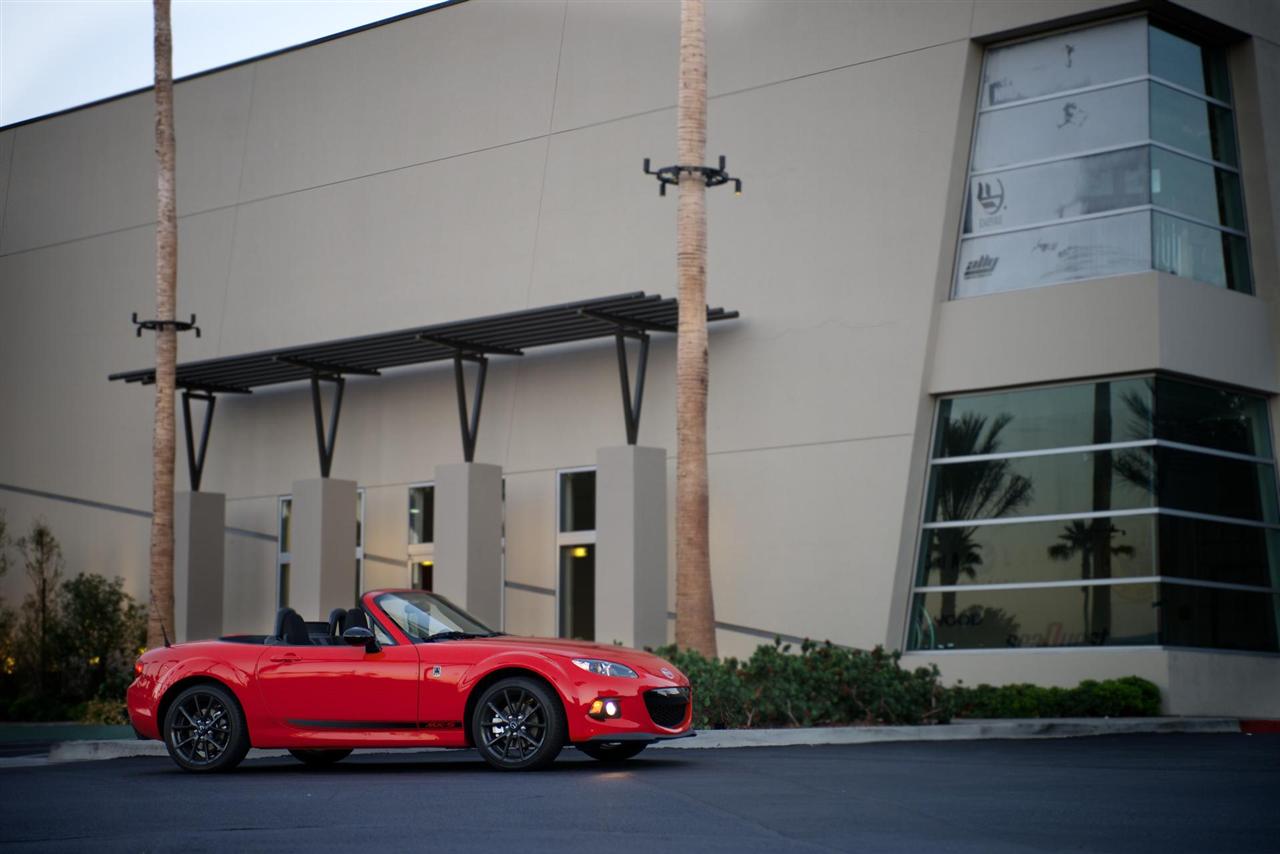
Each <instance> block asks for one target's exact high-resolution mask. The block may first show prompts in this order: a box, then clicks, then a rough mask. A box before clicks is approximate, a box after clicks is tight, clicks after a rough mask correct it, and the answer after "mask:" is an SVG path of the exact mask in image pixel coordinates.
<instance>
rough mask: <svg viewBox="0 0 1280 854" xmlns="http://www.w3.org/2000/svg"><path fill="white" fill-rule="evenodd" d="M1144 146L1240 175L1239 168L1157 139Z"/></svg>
mask: <svg viewBox="0 0 1280 854" xmlns="http://www.w3.org/2000/svg"><path fill="white" fill-rule="evenodd" d="M1145 144H1147V145H1152V146H1155V147H1156V148H1160V149H1163V150H1165V151H1168V152H1170V153H1171V154H1177V155H1179V156H1181V157H1186V158H1188V159H1190V160H1198V161H1200V162H1201V163H1205V164H1208V165H1209V166H1213V167H1214V168H1216V169H1221V170H1222V171H1223V172H1233V173H1235V174H1236V175H1239V174H1240V167H1239V166H1232V165H1231V164H1230V163H1223V162H1222V161H1221V160H1214V159H1213V158H1212V157H1205V156H1204V155H1203V154H1196V153H1195V152H1192V151H1187V150H1186V149H1185V148H1178V147H1177V146H1176V145H1170V144H1169V143H1167V142H1161V141H1160V140H1158V139H1150V140H1147V142H1146V143H1145Z"/></svg>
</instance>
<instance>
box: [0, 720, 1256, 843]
mask: <svg viewBox="0 0 1280 854" xmlns="http://www.w3.org/2000/svg"><path fill="white" fill-rule="evenodd" d="M0 790H3V791H4V793H5V797H3V798H0V847H3V848H4V849H5V850H6V851H27V850H31V851H84V850H93V851H95V852H98V851H167V850H179V849H180V850H182V851H189V852H194V851H257V850H261V851H272V852H287V851H304V850H305V851H308V852H315V851H341V850H355V849H358V850H362V851H372V850H387V851H391V850H423V851H432V852H472V851H474V852H492V851H519V852H521V854H529V852H540V851H557V852H558V851H572V852H575V854H621V852H628V851H645V852H656V851H666V850H671V851H690V852H695V854H708V852H719V851H733V852H742V851H771V852H772V851H859V852H912V854H919V852H922V851H926V852H930V854H937V853H938V852H966V854H967V853H968V852H974V854H978V852H981V854H1005V852H1049V851H1054V852H1056V851H1073V852H1075V851H1085V852H1125V854H1129V852H1148V851H1149V852H1159V854H1171V852H1183V851H1185V852H1230V854H1249V852H1268V854H1275V852H1277V851H1280V810H1277V809H1276V805H1277V803H1280V735H1252V736H1250V735H1243V734H1230V735H1131V736H1104V737H1097V738H1078V739H1054V740H1034V741H966V742H945V743H888V744H867V745H840V746H830V745H829V746H821V747H772V748H752V749H737V750H727V749H726V750H674V749H673V750H662V751H646V752H645V753H644V754H642V755H641V756H640V757H639V758H637V759H636V760H633V761H632V762H630V763H627V764H626V765H623V766H620V767H617V768H607V767H605V766H602V765H600V764H598V763H596V762H594V761H593V760H590V759H588V758H586V757H585V756H582V755H581V754H579V753H577V751H573V750H566V751H565V752H564V753H563V754H562V755H561V759H560V761H559V762H557V764H556V765H555V766H554V767H553V768H552V769H550V770H548V771H544V772H539V773H532V774H512V773H499V772H496V771H491V770H489V769H488V767H487V766H485V765H484V764H483V763H482V762H481V761H480V759H479V758H478V757H477V756H476V755H475V754H474V753H471V752H438V753H414V754H406V755H404V756H397V755H394V754H392V755H388V754H377V755H365V756H361V755H359V754H357V755H356V756H353V757H351V758H350V759H348V760H346V761H344V762H342V763H340V764H339V765H337V766H334V767H332V768H328V769H310V768H307V767H304V766H302V765H301V764H299V763H297V762H295V761H293V760H292V759H259V760H253V761H249V762H246V763H244V764H243V765H242V766H241V767H240V769H239V770H237V771H236V772H234V773H231V774H226V775H218V776H196V775H189V774H184V773H183V772H181V771H179V770H178V769H177V768H176V767H175V766H174V765H173V764H172V763H170V762H169V760H168V759H162V758H135V759H118V760H111V761H102V762H79V763H66V764H50V765H44V766H40V767H30V768H0Z"/></svg>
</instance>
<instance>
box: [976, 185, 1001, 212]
mask: <svg viewBox="0 0 1280 854" xmlns="http://www.w3.org/2000/svg"><path fill="white" fill-rule="evenodd" d="M978 204H980V205H982V209H983V210H984V211H986V212H987V213H988V214H997V213H1000V210H1001V209H1002V208H1003V207H1004V182H1002V181H1001V180H1000V179H999V178H997V179H996V186H995V188H994V189H993V188H992V186H991V184H990V182H988V181H979V182H978Z"/></svg>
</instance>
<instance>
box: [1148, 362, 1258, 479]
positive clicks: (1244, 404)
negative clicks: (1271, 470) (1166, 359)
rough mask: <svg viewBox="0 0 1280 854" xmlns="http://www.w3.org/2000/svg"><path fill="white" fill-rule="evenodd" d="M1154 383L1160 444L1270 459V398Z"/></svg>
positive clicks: (1161, 379)
mask: <svg viewBox="0 0 1280 854" xmlns="http://www.w3.org/2000/svg"><path fill="white" fill-rule="evenodd" d="M1155 382H1156V390H1157V394H1158V396H1159V400H1160V405H1159V406H1158V407H1157V408H1156V411H1155V423H1156V436H1158V437H1159V438H1161V439H1168V440H1170V441H1172V442H1182V443H1184V444H1187V445H1200V446H1201V447H1205V448H1217V449H1219V450H1222V451H1233V452H1235V453H1237V454H1249V455H1251V456H1256V457H1264V458H1267V459H1270V458H1271V431H1270V427H1269V425H1268V420H1267V401H1266V398H1264V397H1262V396H1261V395H1256V394H1249V393H1247V392H1242V391H1236V390H1234V389H1228V388H1218V387H1216V386H1211V385H1203V384H1201V383H1193V382H1184V381H1182V380H1174V379H1169V378H1168V377H1157V378H1156V381H1155Z"/></svg>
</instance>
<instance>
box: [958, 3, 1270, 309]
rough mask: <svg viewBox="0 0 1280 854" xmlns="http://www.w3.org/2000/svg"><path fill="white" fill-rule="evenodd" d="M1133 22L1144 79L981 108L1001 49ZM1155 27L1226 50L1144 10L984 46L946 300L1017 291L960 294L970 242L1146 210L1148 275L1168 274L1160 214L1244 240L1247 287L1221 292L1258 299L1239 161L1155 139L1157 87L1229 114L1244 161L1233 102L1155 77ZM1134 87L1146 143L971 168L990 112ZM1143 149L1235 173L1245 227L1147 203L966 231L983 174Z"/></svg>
mask: <svg viewBox="0 0 1280 854" xmlns="http://www.w3.org/2000/svg"><path fill="white" fill-rule="evenodd" d="M1134 19H1143V20H1145V21H1146V26H1147V31H1148V32H1147V38H1146V44H1145V45H1144V49H1145V50H1146V51H1147V52H1148V53H1147V70H1146V72H1144V73H1143V74H1137V75H1130V76H1129V77H1125V78H1122V79H1117V80H1112V81H1106V82H1104V83H1096V84H1091V85H1088V86H1081V87H1077V88H1074V89H1066V90H1063V91H1061V92H1053V93H1050V94H1047V95H1036V96H1032V97H1028V98H1023V99H1021V100H1017V101H1011V102H1008V103H1004V104H996V105H993V106H990V107H984V106H982V100H983V94H982V89H983V86H982V84H983V81H984V80H985V79H986V73H987V67H988V63H989V61H990V57H991V53H992V52H993V51H996V50H1000V49H1002V48H1007V47H1013V46H1015V45H1019V44H1025V43H1028V42H1034V41H1038V40H1040V39H1044V38H1050V37H1052V36H1057V35H1061V34H1064V33H1072V32H1082V31H1085V30H1090V29H1094V28H1098V27H1106V26H1110V25H1114V24H1120V23H1123V22H1125V21H1132V20H1134ZM1152 27H1155V28H1157V29H1161V30H1163V31H1165V32H1167V33H1170V34H1171V35H1173V36H1176V37H1177V38H1181V39H1184V40H1186V41H1191V42H1194V43H1195V44H1197V45H1200V46H1201V47H1202V48H1207V47H1220V48H1221V47H1224V46H1223V45H1221V44H1215V43H1214V42H1212V41H1209V40H1206V39H1205V38H1204V37H1203V35H1201V34H1196V33H1192V32H1189V31H1188V30H1187V29H1186V28H1185V27H1182V26H1179V25H1178V24H1176V23H1174V22H1170V21H1166V20H1165V19H1164V18H1163V17H1162V16H1159V15H1155V14H1151V13H1149V12H1146V11H1141V12H1135V13H1132V14H1128V15H1121V16H1118V17H1114V18H1107V19H1104V20H1097V21H1090V22H1087V23H1081V24H1074V25H1069V26H1064V27H1057V28H1054V29H1050V30H1045V31H1042V32H1037V33H1033V34H1029V35H1025V36H1019V37H1016V38H1012V39H1007V40H1003V41H996V42H991V43H989V44H984V45H982V49H983V55H982V62H981V65H980V67H979V71H978V86H977V90H976V91H975V93H974V95H975V97H974V101H973V113H972V115H973V127H972V129H971V132H970V138H969V153H968V159H967V160H966V161H965V169H964V192H963V196H962V197H963V200H964V201H963V204H964V208H963V209H962V211H961V216H960V228H959V234H958V235H957V239H956V243H955V253H954V257H953V259H952V265H951V283H950V288H949V289H948V297H947V298H948V300H961V299H973V298H975V297H977V296H993V295H997V294H1003V293H1013V292H1014V291H1013V290H1008V291H995V292H993V293H991V294H971V295H967V296H966V295H961V294H960V293H959V289H960V279H961V275H960V274H961V258H962V256H963V253H964V248H965V243H966V242H969V241H973V240H976V239H980V238H984V237H992V236H996V235H1000V234H1013V233H1017V232H1020V231H1030V230H1034V229H1037V228H1049V227H1053V226H1059V225H1067V224H1070V223H1073V222H1087V221H1089V220H1094V219H1105V218H1108V217H1118V216H1123V215H1125V214H1132V213H1139V212H1144V211H1145V212H1146V214H1147V217H1148V219H1149V220H1150V221H1151V224H1150V231H1151V235H1150V236H1149V238H1148V244H1149V245H1148V247H1147V255H1148V258H1149V263H1148V270H1147V271H1144V272H1148V271H1149V272H1152V273H1158V272H1164V271H1162V270H1157V269H1156V267H1155V246H1154V242H1155V226H1154V219H1155V215H1156V214H1161V215H1164V216H1166V217H1171V218H1173V219H1178V220H1183V221H1185V222H1189V223H1191V224H1193V225H1198V226H1201V227H1204V228H1210V229H1213V230H1215V231H1219V232H1221V233H1223V234H1229V235H1232V236H1234V237H1238V238H1240V239H1242V240H1243V241H1244V257H1245V262H1246V265H1247V269H1246V271H1245V274H1246V277H1247V281H1246V282H1244V283H1243V284H1244V285H1245V287H1244V288H1241V287H1235V288H1233V287H1231V286H1230V285H1226V286H1224V287H1223V289H1224V290H1233V291H1236V292H1237V293H1243V294H1246V295H1250V296H1256V294H1257V282H1256V280H1255V277H1254V270H1253V267H1254V264H1253V243H1252V240H1251V239H1250V236H1249V233H1248V225H1249V208H1248V201H1247V199H1246V198H1245V179H1244V174H1243V171H1242V167H1243V164H1242V163H1239V162H1237V165H1232V164H1230V163H1225V162H1223V161H1219V160H1214V159H1213V158H1207V157H1204V156H1202V155H1199V154H1196V153H1194V152H1191V151H1186V150H1185V149H1181V148H1178V147H1176V146H1174V145H1170V144H1168V143H1165V142H1162V141H1160V140H1156V139H1154V138H1152V133H1151V106H1150V101H1151V87H1152V86H1155V85H1158V86H1165V87H1167V88H1169V89H1171V90H1173V91H1175V92H1179V93H1182V94H1184V95H1188V96H1190V97H1193V98H1196V99H1198V100H1201V101H1204V102H1206V103H1208V104H1211V105H1213V106H1216V107H1219V108H1221V109H1225V110H1227V111H1228V112H1229V113H1230V118H1231V131H1232V134H1233V137H1234V141H1235V146H1236V160H1237V161H1239V160H1240V128H1239V118H1238V116H1237V110H1236V108H1235V106H1234V103H1233V102H1228V101H1224V100H1222V99H1220V98H1215V97H1213V96H1211V95H1208V94H1207V93H1202V92H1197V91H1195V90H1194V89H1189V88H1187V87H1186V86H1183V85H1181V84H1179V83H1176V82H1174V81H1172V80H1168V79H1166V78H1163V77H1159V76H1156V75H1154V74H1152V73H1151V56H1150V28H1152ZM1224 61H1227V59H1226V58H1225V57H1224ZM1229 66H1230V64H1229V61H1228V62H1227V68H1226V79H1227V92H1228V94H1229V95H1230V96H1231V97H1232V100H1233V101H1234V96H1235V91H1236V88H1237V87H1236V85H1235V81H1234V80H1233V79H1232V76H1231V69H1230V67H1229ZM1134 83H1145V84H1146V91H1147V99H1146V104H1147V134H1146V139H1145V140H1139V141H1130V142H1124V143H1118V144H1115V145H1109V146H1101V147H1097V148H1092V149H1088V150H1083V151H1078V152H1073V153H1071V154H1066V155H1058V156H1052V157H1044V158H1038V159H1032V160H1027V161H1021V162H1017V163H1009V164H1005V165H1002V166H998V167H993V168H989V169H980V170H975V169H974V168H973V163H974V155H975V153H976V152H977V146H978V126H979V123H980V120H981V118H982V116H983V114H985V113H990V112H998V111H1001V110H1008V109H1012V108H1015V107H1019V106H1025V105H1028V104H1034V103H1037V102H1042V101H1051V100H1055V99H1058V98H1063V97H1068V96H1071V95H1078V94H1087V93H1090V92H1097V91H1104V90H1106V89H1112V88H1116V87H1118V86H1126V85H1131V84H1134ZM1143 147H1149V148H1159V149H1162V150H1164V151H1167V152H1169V153H1171V154H1174V155H1177V156H1181V157H1186V158H1188V159H1191V160H1195V161H1198V162H1200V163H1203V164H1205V165H1208V166H1210V167H1212V168H1215V169H1222V170H1224V171H1226V172H1231V173H1234V174H1235V175H1236V180H1237V182H1238V184H1239V186H1240V212H1241V217H1242V222H1243V224H1244V226H1245V228H1244V229H1237V228H1234V227H1231V226H1227V225H1221V224H1214V223H1210V222H1207V221H1205V220H1202V219H1200V218H1198V217H1194V216H1190V215H1188V214H1184V213H1182V212H1180V211H1175V210H1172V209H1170V208H1167V207H1164V206H1163V205H1157V204H1155V203H1154V202H1148V203H1147V204H1144V205H1133V206H1129V207H1125V208H1117V209H1114V210H1108V211H1100V212H1095V213H1090V214H1082V215H1078V216H1071V217H1064V218H1061V219H1056V220H1049V221H1044V222H1035V223H1029V224H1024V225H1019V226H1011V227H1008V228H996V229H990V230H987V231H983V232H974V233H966V232H965V222H966V219H967V213H968V211H969V205H970V196H971V192H972V182H973V180H974V179H975V178H977V177H981V176H983V175H993V174H998V173H1002V172H1009V171H1012V170H1015V169H1025V168H1029V167H1033V166H1042V165H1046V164H1049V163H1058V162H1063V161H1068V160H1079V159H1083V158H1086V157H1090V156H1092V155H1097V154H1108V153H1112V152H1116V151H1127V150H1131V149H1137V148H1143ZM1150 171H1151V170H1150V166H1148V175H1147V178H1148V182H1149V181H1150ZM1223 261H1224V265H1225V264H1226V262H1227V257H1226V252H1225V250H1224V252H1223ZM1114 275H1129V274H1124V273H1116V274H1110V275H1105V276H1088V277H1084V278H1079V279H1064V280H1062V281H1059V282H1050V283H1045V284H1043V285H1039V286H1033V287H1022V288H1017V289H1015V290H1035V289H1036V287H1053V286H1056V285H1070V284H1075V283H1078V282H1086V281H1096V280H1098V279H1104V278H1112V277H1113V276H1114ZM1167 275H1177V274H1173V273H1168V274H1167ZM1192 281H1197V282H1202V280H1200V279H1192ZM1202 283H1203V284H1207V285H1209V286H1210V287H1218V285H1215V284H1214V283H1212V282H1202Z"/></svg>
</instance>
